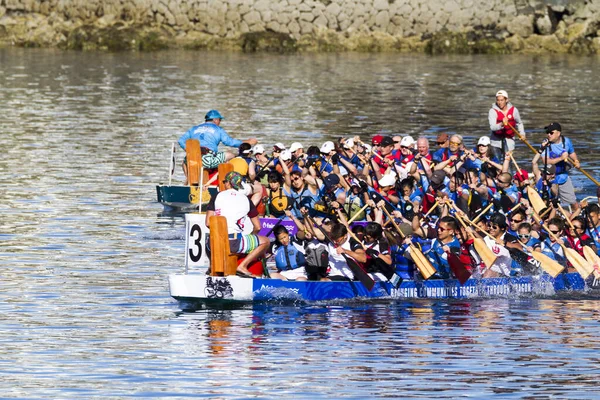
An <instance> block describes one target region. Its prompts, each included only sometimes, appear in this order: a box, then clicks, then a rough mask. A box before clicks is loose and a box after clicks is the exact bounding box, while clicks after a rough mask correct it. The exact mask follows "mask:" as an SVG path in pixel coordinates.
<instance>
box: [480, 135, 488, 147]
mask: <svg viewBox="0 0 600 400" xmlns="http://www.w3.org/2000/svg"><path fill="white" fill-rule="evenodd" d="M490 143H491V141H490V138H489V137H488V136H482V137H480V138H479V140H478V141H477V146H479V145H480V144H482V145H484V146H489V145H490Z"/></svg>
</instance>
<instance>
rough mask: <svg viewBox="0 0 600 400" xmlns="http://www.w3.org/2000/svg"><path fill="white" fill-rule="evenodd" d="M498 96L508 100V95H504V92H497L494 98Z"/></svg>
mask: <svg viewBox="0 0 600 400" xmlns="http://www.w3.org/2000/svg"><path fill="white" fill-rule="evenodd" d="M498 96H503V97H505V98H507V99H508V93H506V90H498V91H497V92H496V97H498Z"/></svg>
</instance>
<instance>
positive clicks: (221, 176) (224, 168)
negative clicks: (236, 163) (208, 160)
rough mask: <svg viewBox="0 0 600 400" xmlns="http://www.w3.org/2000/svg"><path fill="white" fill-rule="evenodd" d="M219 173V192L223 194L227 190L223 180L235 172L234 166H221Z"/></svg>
mask: <svg viewBox="0 0 600 400" xmlns="http://www.w3.org/2000/svg"><path fill="white" fill-rule="evenodd" d="M217 171H218V174H219V192H222V191H223V190H225V184H224V183H223V179H225V175H227V174H228V173H230V172H231V171H233V164H230V163H224V164H219V167H218V170H217Z"/></svg>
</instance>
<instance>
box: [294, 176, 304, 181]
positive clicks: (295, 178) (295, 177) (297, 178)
mask: <svg viewBox="0 0 600 400" xmlns="http://www.w3.org/2000/svg"><path fill="white" fill-rule="evenodd" d="M292 180H293V181H299V180H302V178H301V177H299V176H292Z"/></svg>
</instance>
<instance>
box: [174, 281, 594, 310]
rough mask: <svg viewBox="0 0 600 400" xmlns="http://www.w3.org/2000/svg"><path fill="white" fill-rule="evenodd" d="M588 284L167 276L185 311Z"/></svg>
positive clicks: (479, 294) (515, 292) (542, 291)
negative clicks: (203, 307) (395, 282)
mask: <svg viewBox="0 0 600 400" xmlns="http://www.w3.org/2000/svg"><path fill="white" fill-rule="evenodd" d="M585 289H586V284H585V281H584V280H583V278H582V277H581V275H579V274H578V273H575V272H572V273H565V274H560V275H558V276H557V277H556V278H552V277H551V276H550V275H548V274H542V275H537V276H533V275H532V276H522V277H510V278H484V279H469V280H468V281H466V282H465V284H463V285H461V284H460V283H459V282H458V280H456V279H444V280H442V279H433V280H427V281H418V280H405V281H403V282H402V283H401V284H400V286H399V287H397V288H395V287H393V286H392V284H391V283H389V282H387V281H385V280H379V281H378V282H376V284H375V287H373V289H372V290H370V291H369V290H367V288H365V286H363V285H362V284H361V283H360V282H356V281H352V282H339V281H337V282H317V281H283V280H279V279H258V278H257V279H250V278H243V277H239V276H235V275H231V276H223V277H221V276H208V275H205V274H200V273H190V274H173V275H169V291H170V293H171V296H172V297H173V298H174V299H176V300H178V301H180V302H181V304H182V305H184V306H185V307H183V308H190V307H189V305H190V304H198V303H200V304H205V305H211V304H212V305H217V304H219V303H245V302H256V301H281V302H286V301H290V302H298V301H300V302H315V301H329V300H349V299H358V300H364V299H465V298H488V297H510V296H520V295H527V294H535V295H541V296H551V295H554V294H556V293H559V292H561V291H583V290H585Z"/></svg>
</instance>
